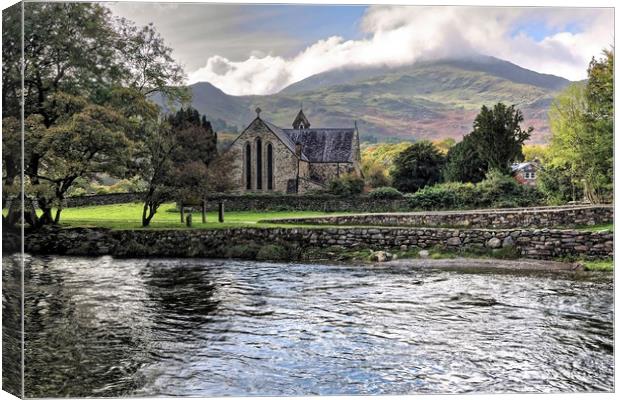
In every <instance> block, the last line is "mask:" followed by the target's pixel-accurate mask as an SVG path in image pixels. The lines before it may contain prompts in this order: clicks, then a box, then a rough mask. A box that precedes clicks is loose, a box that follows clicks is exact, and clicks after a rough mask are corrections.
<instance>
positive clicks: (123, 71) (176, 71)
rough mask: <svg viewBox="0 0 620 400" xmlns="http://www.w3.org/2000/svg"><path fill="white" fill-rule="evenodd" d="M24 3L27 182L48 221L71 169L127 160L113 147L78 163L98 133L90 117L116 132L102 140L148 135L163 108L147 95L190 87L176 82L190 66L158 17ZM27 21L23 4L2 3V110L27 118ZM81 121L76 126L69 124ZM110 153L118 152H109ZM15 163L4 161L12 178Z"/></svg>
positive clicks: (109, 168) (87, 170) (89, 6)
mask: <svg viewBox="0 0 620 400" xmlns="http://www.w3.org/2000/svg"><path fill="white" fill-rule="evenodd" d="M24 13H25V15H24V21H25V24H24V44H25V45H24V54H23V55H24V87H23V95H24V111H25V121H29V122H30V126H29V127H27V129H26V130H25V132H24V134H25V140H26V150H27V152H28V154H27V155H26V159H25V160H24V162H25V171H24V173H25V175H26V177H27V182H24V183H25V186H26V188H28V189H29V195H30V196H32V197H35V198H36V199H37V204H38V205H39V207H40V208H41V209H42V211H43V217H42V219H41V220H40V221H39V222H40V223H50V222H53V221H57V220H58V218H59V216H60V214H59V213H58V214H57V216H56V218H53V219H52V218H51V207H52V205H53V204H57V205H59V204H61V203H62V197H63V195H64V193H66V192H67V190H69V189H70V187H71V185H72V184H73V182H75V180H76V179H77V178H74V177H73V175H76V173H77V175H81V176H83V175H82V172H81V171H83V173H84V174H85V175H88V174H91V173H94V172H102V171H104V170H105V172H115V173H120V172H121V171H122V170H123V169H124V168H121V167H125V166H127V165H126V164H128V163H127V162H122V163H121V162H120V160H119V159H118V158H117V157H116V156H117V155H118V154H116V155H115V154H112V153H114V151H115V150H114V151H112V150H113V147H107V148H100V149H99V150H97V151H96V152H95V153H96V155H94V156H92V157H91V158H88V157H87V158H86V160H87V161H86V163H87V164H89V165H86V164H84V163H83V162H80V163H78V164H80V165H76V163H77V160H76V155H77V154H82V155H85V154H86V155H87V156H88V154H90V152H89V149H90V150H92V149H93V148H92V146H93V143H91V142H89V141H90V140H91V139H93V137H91V136H92V134H97V135H98V133H97V132H95V131H92V130H91V131H90V133H88V130H89V128H88V126H87V125H88V124H89V123H91V122H92V123H93V126H99V127H103V128H104V129H103V130H102V131H101V132H104V133H105V134H106V135H110V137H109V138H103V137H100V136H98V137H97V138H96V140H95V141H99V144H103V143H104V142H108V143H109V139H114V140H117V143H119V144H123V143H124V144H131V143H132V142H136V141H138V140H141V139H140V137H141V136H144V133H143V132H142V128H143V126H144V124H145V123H146V122H147V121H148V120H149V119H152V118H157V109H156V108H155V106H154V105H150V106H149V105H148V104H147V103H148V101H147V97H146V96H147V95H149V94H151V93H154V92H156V91H162V92H165V93H168V94H169V93H175V94H177V95H179V96H180V95H181V92H183V90H178V89H175V90H171V87H173V86H177V85H178V84H180V83H181V82H182V80H183V74H182V70H181V69H180V67H179V66H178V65H177V64H176V63H174V61H173V60H172V58H171V49H169V48H167V47H166V46H164V45H163V41H162V40H161V37H159V35H158V34H157V33H156V32H155V31H154V29H153V28H152V27H151V26H149V27H146V28H144V29H132V28H131V24H129V23H128V22H127V21H125V20H119V19H115V18H113V17H112V16H111V13H110V11H109V10H108V9H107V8H105V7H103V6H101V5H99V4H96V3H30V2H29V3H25V4H24ZM20 24H21V8H20V7H11V8H9V9H7V10H6V11H5V12H3V72H6V74H3V79H2V86H3V100H5V101H6V103H5V105H6V107H4V108H3V119H4V118H9V117H13V118H17V119H19V118H20V114H21V107H20V103H19V97H20V95H21V93H22V92H21V76H20V73H19V71H20V68H21V49H19V50H20V51H17V50H18V47H20V46H18V44H20V43H17V42H19V41H18V40H17V39H16V38H19V37H20V35H19V34H17V35H15V34H16V33H20V32H21V26H20ZM5 40H6V46H5ZM112 124H116V127H113V126H112ZM74 128H78V131H76V132H70V130H71V129H74ZM119 135H120V136H119ZM54 136H57V137H54ZM121 136H123V137H122V138H121ZM68 138H72V139H77V141H76V142H73V141H72V142H71V143H70V145H71V147H70V151H68V152H61V151H57V150H56V149H59V146H60V145H61V144H67V143H68V142H67V140H68ZM97 146H98V145H97ZM97 146H95V147H97ZM104 147H105V146H104ZM14 157H15V160H18V158H19V157H18V154H15V155H14ZM102 157H103V158H106V159H109V160H115V162H104V161H103V159H102ZM15 160H13V161H12V162H13V163H15ZM125 161H126V160H125ZM4 165H5V166H10V165H11V161H9V160H8V159H7V160H5V162H4ZM9 170H10V168H9V169H7V170H5V171H3V175H4V176H5V178H6V180H8V181H10V180H11V179H12V177H11V176H9V175H10V174H9V172H10V171H9ZM13 178H14V177H13ZM50 196H51V197H50Z"/></svg>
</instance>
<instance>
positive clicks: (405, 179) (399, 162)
mask: <svg viewBox="0 0 620 400" xmlns="http://www.w3.org/2000/svg"><path fill="white" fill-rule="evenodd" d="M444 163H445V157H444V156H443V154H441V152H440V151H439V150H438V149H437V147H435V146H434V145H433V144H432V143H430V142H428V141H422V142H417V143H414V144H412V145H411V146H409V147H407V148H406V149H405V150H403V151H402V152H401V153H400V154H399V155H398V156H397V157H396V159H395V160H394V167H393V170H392V173H391V176H392V180H393V181H392V182H393V186H394V187H395V188H396V189H398V190H400V191H401V192H408V193H413V192H416V191H418V190H419V189H421V188H423V187H424V186H427V185H432V184H434V183H437V182H439V180H440V179H441V170H442V168H443V165H444Z"/></svg>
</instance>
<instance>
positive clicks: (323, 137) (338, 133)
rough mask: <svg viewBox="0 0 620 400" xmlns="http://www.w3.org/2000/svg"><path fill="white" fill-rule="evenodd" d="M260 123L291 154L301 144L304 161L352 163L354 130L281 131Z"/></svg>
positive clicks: (270, 124) (265, 122)
mask: <svg viewBox="0 0 620 400" xmlns="http://www.w3.org/2000/svg"><path fill="white" fill-rule="evenodd" d="M261 121H262V122H263V123H264V124H265V125H267V127H268V128H269V130H271V131H272V132H273V133H274V134H275V135H276V136H277V137H278V138H279V139H280V140H281V141H282V143H284V145H285V146H286V147H288V148H289V149H290V150H291V151H292V152H295V145H296V144H297V143H299V144H301V159H302V160H304V161H309V162H336V163H350V162H353V157H354V139H355V128H313V129H282V128H280V127H279V126H276V125H274V124H272V123H271V122H268V121H265V120H264V119H261Z"/></svg>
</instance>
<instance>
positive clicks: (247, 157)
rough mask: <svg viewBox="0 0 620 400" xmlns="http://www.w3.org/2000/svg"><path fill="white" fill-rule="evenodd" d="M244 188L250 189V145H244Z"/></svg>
mask: <svg viewBox="0 0 620 400" xmlns="http://www.w3.org/2000/svg"><path fill="white" fill-rule="evenodd" d="M245 188H246V189H247V190H252V146H251V145H250V144H249V143H246V145H245Z"/></svg>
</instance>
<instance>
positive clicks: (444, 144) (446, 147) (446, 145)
mask: <svg viewBox="0 0 620 400" xmlns="http://www.w3.org/2000/svg"><path fill="white" fill-rule="evenodd" d="M433 144H434V145H435V147H437V149H439V151H440V152H441V154H444V155H445V154H448V151H450V149H451V148H452V147H454V145H455V144H456V140H454V139H453V138H450V137H449V138H444V139H440V140H434V141H433Z"/></svg>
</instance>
